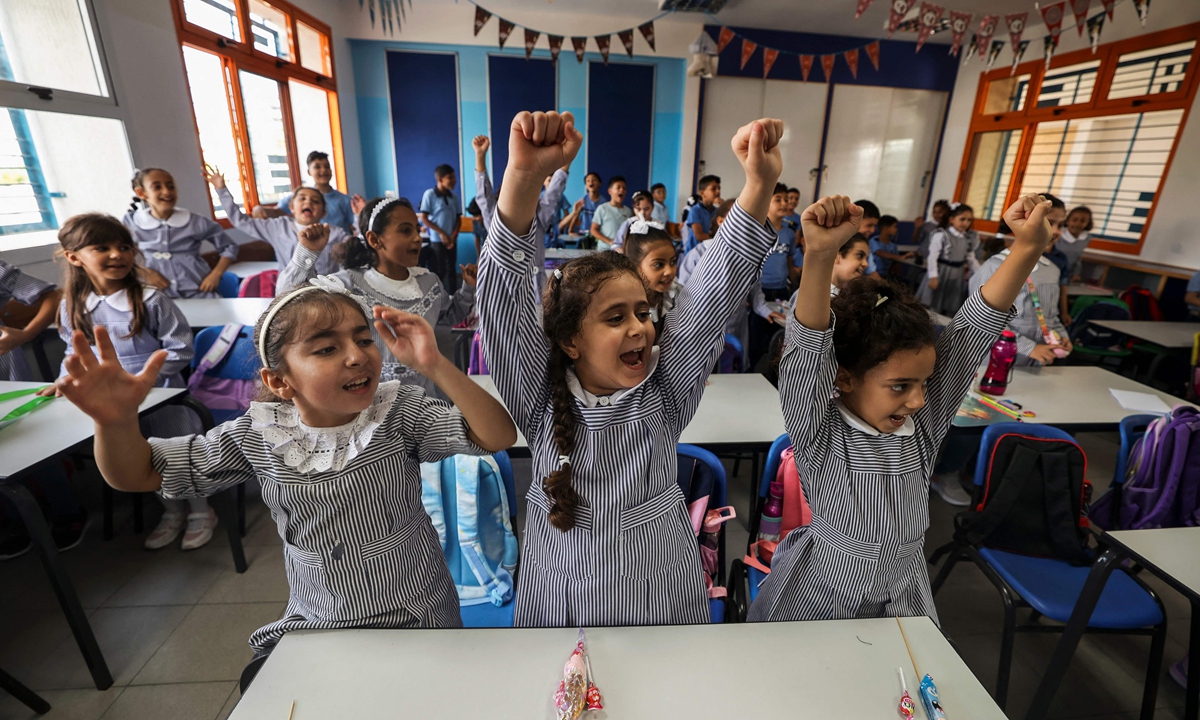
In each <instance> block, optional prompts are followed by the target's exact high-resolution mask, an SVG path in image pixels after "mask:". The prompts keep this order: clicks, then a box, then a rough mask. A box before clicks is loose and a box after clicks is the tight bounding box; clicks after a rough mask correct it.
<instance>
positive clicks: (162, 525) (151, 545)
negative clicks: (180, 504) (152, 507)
mask: <svg viewBox="0 0 1200 720" xmlns="http://www.w3.org/2000/svg"><path fill="white" fill-rule="evenodd" d="M182 531H183V513H181V512H171V511H169V510H168V511H167V512H164V513H163V516H162V519H161V520H159V521H158V527H156V528H154V532H152V533H150V536H149V537H148V538H146V542H145V548H146V549H147V550H158V549H159V548H165V547H166V546H168V545H170V544H171V543H173V542H175V538H177V537H179V533H180V532H182Z"/></svg>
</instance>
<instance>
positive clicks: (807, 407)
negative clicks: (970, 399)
mask: <svg viewBox="0 0 1200 720" xmlns="http://www.w3.org/2000/svg"><path fill="white" fill-rule="evenodd" d="M831 316H832V313H831ZM1009 317H1010V316H1009V313H1004V312H1000V311H998V310H994V309H992V308H991V307H990V306H988V304H987V303H986V302H984V300H983V298H982V297H981V296H980V295H979V294H978V293H976V294H974V295H972V296H970V297H969V298H968V299H967V301H966V303H964V304H963V306H962V309H961V310H960V311H959V312H958V314H957V315H956V316H955V317H954V319H953V320H952V321H951V323H950V325H948V326H947V327H946V329H945V331H943V333H942V335H941V338H940V339H939V340H938V344H937V361H936V364H935V366H934V371H933V375H932V376H930V378H929V380H928V385H927V388H926V393H925V407H924V408H922V409H921V410H920V411H918V412H917V413H916V414H914V415H913V416H912V417H911V418H910V419H909V421H908V422H907V423H905V426H904V427H903V428H901V429H900V430H898V431H896V432H894V433H890V434H884V433H880V432H878V431H877V430H875V429H874V428H872V427H871V426H869V425H867V424H866V423H864V422H863V421H862V420H860V419H859V418H858V417H856V416H855V415H853V414H852V413H851V412H850V411H849V410H847V409H846V408H845V407H844V406H843V405H842V404H841V403H840V402H839V401H837V400H836V399H832V400H831V399H830V398H831V397H832V396H833V390H834V378H835V376H836V375H837V369H838V364H837V358H836V357H835V355H834V350H833V321H832V317H831V320H830V327H829V329H828V330H826V331H825V332H817V331H815V330H809V329H808V328H805V327H804V326H803V325H801V324H800V323H799V322H797V321H796V318H795V316H792V317H790V318H789V319H788V327H787V340H786V344H785V349H784V354H783V360H782V361H781V362H780V364H779V395H780V398H781V400H782V403H783V417H784V421H785V424H786V427H787V431H788V434H789V435H790V436H791V438H792V442H793V443H794V447H795V448H796V452H795V458H796V466H797V469H798V470H799V474H800V483H801V485H802V487H803V488H804V496H805V498H807V499H808V504H809V506H810V507H811V508H812V524H810V525H808V526H807V527H801V528H797V529H796V530H793V531H792V532H790V533H788V535H787V537H786V538H784V540H783V542H782V543H780V545H779V548H778V549H777V550H776V551H775V556H774V558H773V559H772V562H771V574H770V575H768V576H767V579H766V581H765V582H764V583H763V585H762V589H761V591H760V592H759V594H758V597H757V598H756V599H755V601H754V604H753V605H752V606H751V607H750V614H749V620H751V621H754V622H762V621H779V620H839V619H845V618H866V617H885V616H888V615H892V614H893V613H896V614H899V615H906V616H908V615H928V616H929V617H931V618H933V620H934V622H937V609H936V608H935V607H934V604H933V596H932V594H931V593H930V590H929V572H928V570H927V569H926V564H925V553H924V552H923V548H924V545H925V530H926V529H927V528H928V527H929V476H930V474H931V473H932V472H933V464H934V460H935V459H936V458H937V453H938V449H939V447H940V446H941V444H942V439H943V438H944V437H945V436H946V432H947V431H948V430H949V428H950V423H951V422H952V421H953V420H954V415H955V413H956V412H957V410H958V405H959V403H960V402H961V401H962V398H963V395H964V394H965V393H966V391H967V388H968V387H969V386H970V384H971V381H972V379H973V377H974V373H975V369H976V368H977V367H978V365H979V363H980V361H981V360H982V359H983V357H984V356H985V355H986V354H987V352H988V350H989V349H990V348H991V346H992V344H993V343H994V342H995V340H996V337H997V336H998V335H999V334H1000V331H1001V330H1003V329H1004V326H1005V325H1006V324H1007V323H1008V319H1009Z"/></svg>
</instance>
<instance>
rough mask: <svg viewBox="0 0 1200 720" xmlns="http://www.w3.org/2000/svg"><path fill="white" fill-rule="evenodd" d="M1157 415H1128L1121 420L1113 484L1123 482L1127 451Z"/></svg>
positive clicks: (1144, 432) (1127, 458)
mask: <svg viewBox="0 0 1200 720" xmlns="http://www.w3.org/2000/svg"><path fill="white" fill-rule="evenodd" d="M1159 417H1160V416H1158V415H1130V416H1129V417H1127V418H1124V419H1123V420H1121V449H1120V450H1118V451H1117V467H1116V469H1115V470H1114V471H1113V480H1112V484H1113V485H1120V484H1121V483H1123V482H1125V471H1126V468H1127V467H1128V465H1127V463H1128V462H1129V451H1130V450H1132V449H1133V444H1134V443H1135V442H1137V440H1138V438H1140V437H1142V436H1143V435H1145V434H1146V427H1147V426H1148V425H1150V423H1152V422H1154V421H1155V420H1157V419H1158V418H1159Z"/></svg>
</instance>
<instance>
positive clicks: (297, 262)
mask: <svg viewBox="0 0 1200 720" xmlns="http://www.w3.org/2000/svg"><path fill="white" fill-rule="evenodd" d="M297 237H298V240H299V241H298V242H297V243H296V249H295V250H293V251H292V259H291V260H290V261H288V264H287V265H285V266H284V268H283V270H281V271H280V272H279V279H278V280H276V282H275V293H276V294H277V295H278V294H282V293H285V292H287V291H288V290H291V289H292V288H294V287H299V286H300V285H303V284H305V283H307V282H308V281H309V280H312V279H313V278H315V277H316V276H317V262H318V261H319V260H320V259H321V254H322V253H323V252H324V251H325V248H326V247H327V246H328V245H329V226H328V225H326V224H325V223H313V224H312V225H309V226H308V227H306V228H304V229H303V230H301V231H300V233H299V234H298V235H297Z"/></svg>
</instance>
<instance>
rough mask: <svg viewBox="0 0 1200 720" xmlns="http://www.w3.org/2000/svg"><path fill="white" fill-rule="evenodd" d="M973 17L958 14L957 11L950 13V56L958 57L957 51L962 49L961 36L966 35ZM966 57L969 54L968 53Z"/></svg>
mask: <svg viewBox="0 0 1200 720" xmlns="http://www.w3.org/2000/svg"><path fill="white" fill-rule="evenodd" d="M973 17H975V16H974V15H973V14H971V13H965V12H959V11H957V10H951V11H950V38H951V43H950V54H951V55H953V56H954V57H958V49H959V48H960V47H962V41H963V36H964V35H966V34H967V28H969V27H970V26H971V18H973ZM967 54H968V55H970V54H971V53H970V52H968V53H967Z"/></svg>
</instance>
